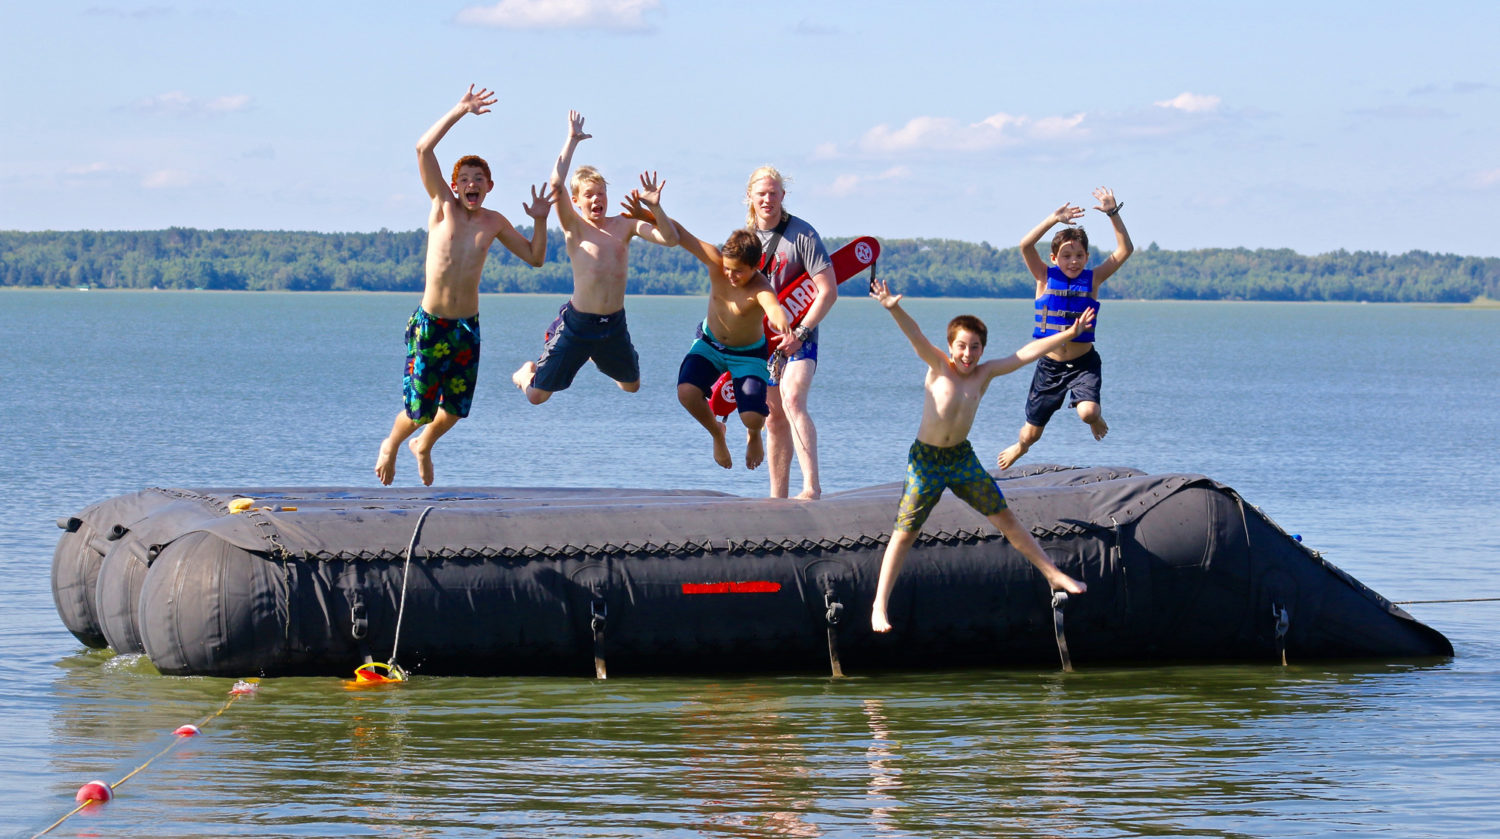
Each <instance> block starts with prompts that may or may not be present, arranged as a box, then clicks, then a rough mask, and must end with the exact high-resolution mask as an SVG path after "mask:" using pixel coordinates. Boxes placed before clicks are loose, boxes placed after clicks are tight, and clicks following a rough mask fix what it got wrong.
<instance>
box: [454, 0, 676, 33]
mask: <svg viewBox="0 0 1500 839" xmlns="http://www.w3.org/2000/svg"><path fill="white" fill-rule="evenodd" d="M660 6H661V0H500V2H498V3H495V4H494V5H492V6H469V7H468V8H465V9H462V10H460V11H459V13H458V16H457V18H456V19H457V21H458V22H459V23H469V24H477V25H479V26H495V27H499V28H501V29H608V30H614V31H619V32H644V31H649V30H650V29H651V28H652V27H651V26H650V25H649V24H648V23H646V13H647V12H653V11H656V10H657V9H658V8H660Z"/></svg>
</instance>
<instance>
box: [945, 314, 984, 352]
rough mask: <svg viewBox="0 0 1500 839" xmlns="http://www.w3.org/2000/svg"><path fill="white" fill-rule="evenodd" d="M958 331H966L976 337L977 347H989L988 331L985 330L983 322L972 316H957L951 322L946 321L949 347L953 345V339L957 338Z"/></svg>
mask: <svg viewBox="0 0 1500 839" xmlns="http://www.w3.org/2000/svg"><path fill="white" fill-rule="evenodd" d="M960 329H967V330H968V331H970V332H972V333H974V334H975V335H978V336H979V346H981V347H987V346H989V345H990V331H989V330H988V329H986V328H985V326H984V321H982V320H980V319H979V318H976V317H974V316H973V315H959V316H958V317H956V318H954V319H953V320H950V321H948V345H949V346H952V345H953V339H954V338H957V337H958V330H960Z"/></svg>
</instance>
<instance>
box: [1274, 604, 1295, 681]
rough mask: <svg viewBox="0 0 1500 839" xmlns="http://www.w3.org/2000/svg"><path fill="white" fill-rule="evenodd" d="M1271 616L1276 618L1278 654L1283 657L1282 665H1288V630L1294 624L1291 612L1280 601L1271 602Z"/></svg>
mask: <svg viewBox="0 0 1500 839" xmlns="http://www.w3.org/2000/svg"><path fill="white" fill-rule="evenodd" d="M1271 617H1273V618H1275V619H1276V654H1277V655H1278V656H1279V657H1280V658H1281V666H1282V667H1285V666H1286V631H1287V629H1289V628H1290V627H1291V625H1292V616H1291V613H1290V612H1288V611H1287V610H1286V607H1285V606H1283V605H1281V604H1280V603H1272V604H1271Z"/></svg>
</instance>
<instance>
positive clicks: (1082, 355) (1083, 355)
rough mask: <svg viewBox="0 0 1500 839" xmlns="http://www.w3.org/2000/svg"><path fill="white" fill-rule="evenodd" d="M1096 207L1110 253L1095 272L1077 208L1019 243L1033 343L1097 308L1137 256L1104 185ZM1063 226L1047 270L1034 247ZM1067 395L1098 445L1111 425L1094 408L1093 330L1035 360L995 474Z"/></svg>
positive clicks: (1056, 215) (1060, 211) (1022, 450)
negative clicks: (1016, 434) (1032, 287)
mask: <svg viewBox="0 0 1500 839" xmlns="http://www.w3.org/2000/svg"><path fill="white" fill-rule="evenodd" d="M1094 198H1095V199H1096V200H1098V202H1099V203H1098V204H1097V205H1095V206H1094V209H1096V210H1098V211H1099V212H1101V213H1103V214H1105V215H1106V216H1109V221H1110V224H1112V225H1114V228H1115V251H1114V253H1112V254H1110V255H1109V257H1108V258H1107V259H1105V260H1104V261H1103V262H1101V263H1099V267H1097V268H1094V269H1093V270H1088V268H1087V267H1086V266H1087V265H1088V261H1089V237H1088V234H1087V233H1085V232H1084V230H1083V228H1081V227H1075V226H1074V219H1077V218H1078V217H1079V216H1081V215H1083V208H1082V207H1075V206H1073V205H1072V204H1064V205H1062V206H1061V207H1059V208H1057V210H1056V211H1055V212H1053V213H1052V214H1051V215H1049V216H1047V217H1046V218H1045V219H1042V223H1041V224H1038V225H1037V226H1036V227H1035V228H1032V230H1031V232H1029V233H1027V234H1026V235H1025V236H1024V237H1022V239H1021V258H1022V259H1023V260H1025V261H1026V267H1027V268H1029V269H1031V276H1033V277H1035V278H1036V327H1035V328H1034V329H1033V330H1032V333H1031V335H1032V337H1033V338H1045V337H1047V336H1048V335H1055V334H1057V333H1058V332H1062V331H1063V330H1066V329H1067V328H1068V327H1069V326H1070V325H1072V323H1073V321H1075V320H1077V319H1078V316H1079V315H1081V314H1083V312H1085V311H1087V310H1089V309H1093V310H1094V311H1095V312H1098V310H1099V299H1098V298H1099V287H1100V286H1101V285H1103V284H1104V281H1105V280H1107V279H1109V278H1110V276H1111V275H1113V274H1114V273H1115V271H1117V270H1119V268H1120V266H1121V265H1124V264H1125V260H1127V259H1129V258H1130V255H1131V254H1132V253H1134V252H1135V246H1134V245H1132V244H1131V243H1130V234H1129V233H1127V232H1125V222H1124V220H1123V219H1121V218H1120V209H1121V208H1122V207H1124V206H1125V204H1124V202H1120V201H1116V200H1115V194H1114V193H1113V192H1111V191H1110V190H1108V189H1107V188H1105V187H1102V186H1101V187H1099V188H1098V189H1096V190H1094ZM1058 224H1064V225H1067V226H1066V227H1064V228H1063V229H1062V230H1059V231H1057V235H1056V236H1053V237H1052V266H1051V267H1050V268H1049V267H1048V266H1047V264H1046V263H1044V262H1042V258H1041V257H1040V256H1038V255H1037V252H1036V243H1037V242H1039V241H1041V238H1042V237H1043V236H1045V235H1046V234H1047V231H1048V230H1051V229H1052V228H1053V227H1054V226H1055V225H1058ZM1069 393H1071V394H1072V397H1073V400H1072V402H1071V403H1070V405H1071V407H1073V408H1076V409H1077V410H1078V418H1079V419H1081V420H1083V421H1084V422H1086V423H1088V426H1089V428H1090V429H1091V430H1092V431H1093V432H1094V439H1095V440H1103V439H1104V435H1105V434H1108V433H1109V425H1108V424H1107V423H1106V422H1105V421H1104V416H1103V414H1102V413H1100V410H1099V353H1098V352H1097V351H1095V350H1094V330H1093V329H1088V330H1085V331H1084V332H1082V333H1081V334H1079V335H1078V336H1077V337H1076V338H1074V339H1073V340H1071V341H1069V342H1068V343H1066V344H1063V345H1062V346H1061V347H1059V348H1057V349H1055V350H1053V351H1052V352H1049V353H1047V355H1046V357H1044V358H1042V359H1040V360H1038V361H1037V363H1036V372H1035V373H1034V374H1033V375H1032V377H1031V391H1030V393H1028V394H1027V395H1026V424H1025V425H1023V426H1021V433H1020V438H1019V439H1018V440H1016V442H1015V444H1014V445H1012V446H1010V447H1009V448H1007V449H1005V451H1002V452H1000V456H999V457H997V458H996V459H995V463H996V465H998V466H999V467H1000V468H1001V469H1009V468H1010V467H1011V466H1013V465H1015V462H1016V461H1017V460H1020V459H1021V455H1023V454H1026V450H1027V449H1030V448H1031V447H1032V445H1033V444H1035V443H1036V441H1037V440H1040V439H1041V437H1042V429H1043V428H1044V427H1045V426H1046V425H1047V421H1048V420H1050V419H1052V414H1053V413H1055V412H1056V411H1057V409H1058V408H1061V407H1062V403H1063V398H1064V397H1065V396H1067V395H1068V394H1069Z"/></svg>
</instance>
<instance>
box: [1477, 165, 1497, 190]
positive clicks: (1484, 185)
mask: <svg viewBox="0 0 1500 839" xmlns="http://www.w3.org/2000/svg"><path fill="white" fill-rule="evenodd" d="M1474 185H1475V186H1477V187H1479V188H1480V189H1493V188H1494V187H1497V186H1500V169H1490V170H1488V171H1485V172H1476V173H1475V174H1474Z"/></svg>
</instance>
